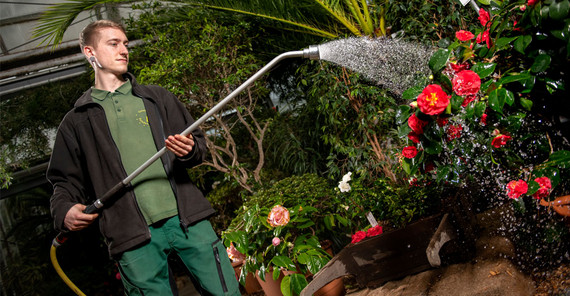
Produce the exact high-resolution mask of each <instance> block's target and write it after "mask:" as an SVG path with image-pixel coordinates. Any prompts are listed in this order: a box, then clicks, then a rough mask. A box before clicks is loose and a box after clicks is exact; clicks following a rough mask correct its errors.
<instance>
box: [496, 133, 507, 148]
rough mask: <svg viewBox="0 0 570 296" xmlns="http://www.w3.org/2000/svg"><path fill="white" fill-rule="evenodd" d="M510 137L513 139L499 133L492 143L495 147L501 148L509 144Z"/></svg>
mask: <svg viewBox="0 0 570 296" xmlns="http://www.w3.org/2000/svg"><path fill="white" fill-rule="evenodd" d="M510 139H511V137H510V136H507V135H502V134H498V135H497V136H496V137H495V138H493V141H492V142H491V145H493V147H495V148H501V147H503V146H505V145H507V142H508V141H509V140H510Z"/></svg>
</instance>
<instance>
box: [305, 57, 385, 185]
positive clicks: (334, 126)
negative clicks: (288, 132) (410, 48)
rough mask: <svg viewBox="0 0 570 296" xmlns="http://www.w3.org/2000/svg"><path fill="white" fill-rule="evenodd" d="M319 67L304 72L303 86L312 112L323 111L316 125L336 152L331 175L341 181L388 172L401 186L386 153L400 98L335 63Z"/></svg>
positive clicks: (331, 155)
mask: <svg viewBox="0 0 570 296" xmlns="http://www.w3.org/2000/svg"><path fill="white" fill-rule="evenodd" d="M313 66H315V65H311V66H304V67H301V68H300V70H299V76H300V77H301V78H300V87H301V88H303V89H304V92H305V93H306V97H307V98H306V101H307V106H308V108H310V109H314V110H316V111H317V112H318V117H316V119H318V120H315V121H314V122H315V124H317V128H319V129H320V133H321V139H322V141H323V142H324V143H325V144H327V145H328V146H330V147H331V151H330V152H329V155H328V157H327V159H328V163H327V167H328V174H329V176H331V177H332V178H337V177H338V176H340V175H341V174H343V173H344V172H347V171H354V172H358V173H362V175H372V176H374V175H376V174H380V173H383V174H384V175H385V176H386V177H387V178H389V179H391V180H392V181H395V180H396V178H395V176H393V175H391V169H390V167H391V163H390V161H389V160H388V155H386V153H385V152H384V151H385V149H386V145H387V144H389V142H387V141H386V139H387V138H388V135H389V133H390V129H391V123H392V122H393V120H394V119H393V118H394V115H395V112H394V109H392V108H393V106H394V103H395V99H394V97H392V96H391V95H390V94H388V93H387V91H385V90H383V89H380V88H378V87H377V86H375V85H372V84H371V82H369V81H366V80H364V79H362V78H360V77H359V75H358V74H357V73H350V72H348V71H347V70H345V69H342V68H339V67H336V66H332V65H329V64H321V65H320V67H319V68H318V69H315V68H313ZM308 81H310V83H309V82H308ZM366 172H368V173H366Z"/></svg>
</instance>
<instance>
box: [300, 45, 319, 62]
mask: <svg viewBox="0 0 570 296" xmlns="http://www.w3.org/2000/svg"><path fill="white" fill-rule="evenodd" d="M303 57H304V58H309V59H311V60H319V59H320V58H321V56H320V54H319V46H318V45H309V48H305V49H303Z"/></svg>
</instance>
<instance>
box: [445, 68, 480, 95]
mask: <svg viewBox="0 0 570 296" xmlns="http://www.w3.org/2000/svg"><path fill="white" fill-rule="evenodd" d="M451 85H452V87H453V91H454V92H455V93H456V94H457V95H460V96H467V95H474V94H477V93H478V92H479V90H480V89H481V78H480V77H479V75H477V73H475V72H473V71H471V70H463V71H461V72H459V73H457V74H456V75H455V76H454V77H453V80H452V81H451Z"/></svg>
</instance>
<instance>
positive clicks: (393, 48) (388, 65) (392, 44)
mask: <svg viewBox="0 0 570 296" xmlns="http://www.w3.org/2000/svg"><path fill="white" fill-rule="evenodd" d="M431 52H432V50H431V49H429V48H427V47H424V46H422V45H419V44H415V43H410V42H405V41H403V40H398V39H387V38H375V39H372V38H368V37H361V38H356V37H354V38H347V39H340V40H335V41H331V42H329V43H325V44H321V45H311V46H309V47H308V48H306V49H303V50H299V51H290V52H285V53H282V54H280V55H279V56H277V57H275V58H274V59H273V60H271V61H270V62H269V63H267V64H266V65H265V66H264V67H263V68H261V69H260V70H259V71H257V72H256V73H255V74H254V75H253V76H251V77H250V78H249V79H248V80H246V81H245V82H244V83H243V84H241V85H240V86H239V87H238V88H236V89H235V90H234V91H232V92H231V93H230V94H229V95H228V96H227V97H225V98H224V99H223V100H221V101H220V102H219V103H218V104H217V105H216V106H214V107H213V108H212V109H210V110H209V111H208V112H206V113H205V114H204V115H202V116H201V117H200V118H199V119H197V120H196V121H195V122H194V123H193V124H192V125H190V126H189V127H188V128H186V129H185V130H184V131H182V132H181V133H180V134H181V135H183V136H188V135H189V134H190V133H191V132H193V131H194V130H196V129H197V128H198V126H199V125H200V124H202V123H203V122H205V121H206V120H207V119H208V118H210V117H211V116H213V115H214V114H215V113H217V112H219V111H220V110H221V109H222V108H223V107H224V106H225V105H226V104H227V103H228V102H229V101H230V100H232V99H233V98H234V97H236V96H237V95H238V94H239V93H240V92H242V91H243V90H244V89H245V88H247V87H248V86H249V85H251V84H252V83H253V82H254V81H255V80H257V79H258V78H259V77H261V76H262V75H263V74H265V73H266V72H267V71H269V70H270V69H271V68H272V67H273V66H275V64H277V63H279V62H280V61H282V60H284V59H288V58H307V59H311V60H327V61H330V62H332V63H335V64H338V65H340V66H343V67H347V68H349V69H351V70H353V71H356V72H360V73H362V74H364V76H365V77H367V78H368V79H370V80H372V81H375V82H377V83H378V84H379V85H382V86H384V87H386V88H388V89H390V90H391V91H392V92H394V93H396V94H401V93H402V92H403V90H405V89H406V88H408V87H410V86H413V85H415V83H416V81H417V80H416V79H417V77H418V75H425V76H426V77H427V75H429V74H428V73H429V68H428V67H427V62H426V60H428V58H429V56H430V55H431ZM166 151H167V149H166V147H163V148H162V149H160V150H159V151H158V152H156V154H154V155H153V156H152V157H151V158H149V159H148V160H147V161H146V162H145V163H143V164H142V165H141V166H140V167H138V168H137V169H136V170H135V171H133V172H132V173H131V174H129V175H128V176H127V177H126V178H125V179H123V180H122V181H121V182H120V183H118V184H116V185H115V186H113V187H112V188H111V189H110V190H109V191H107V192H106V193H105V194H104V195H103V196H102V197H101V198H99V199H97V200H96V201H95V202H93V203H92V204H91V205H88V206H87V207H86V208H85V210H84V211H83V212H84V213H86V214H93V213H96V212H98V211H100V210H102V209H103V207H104V206H105V204H106V203H107V202H109V201H110V200H111V199H112V198H113V197H114V196H115V194H116V193H117V192H119V191H120V190H122V189H123V188H125V187H127V186H128V185H129V184H130V183H131V181H132V180H133V179H134V178H135V177H137V176H138V175H139V174H140V173H142V172H143V171H144V170H145V169H147V168H148V167H149V166H150V165H151V164H152V163H154V162H155V161H156V160H158V159H159V158H160V157H161V156H162V155H163V154H164V153H165V152H166ZM68 234H69V233H64V232H60V233H59V234H58V235H57V236H56V237H55V238H54V239H53V241H52V246H51V252H50V258H51V260H52V264H53V266H54V268H55V269H56V271H57V273H58V274H59V275H60V277H61V278H62V279H63V280H64V282H65V283H66V284H67V285H68V286H69V287H70V288H71V289H72V290H73V291H74V292H75V293H76V294H77V295H85V294H83V292H81V290H79V288H77V286H75V285H74V284H73V282H71V280H69V278H68V277H67V276H66V275H65V273H64V272H63V271H62V269H61V267H60V266H59V264H58V263H57V256H56V251H55V250H56V248H57V247H59V246H61V245H62V244H63V243H64V242H65V241H66V240H67V239H68Z"/></svg>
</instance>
